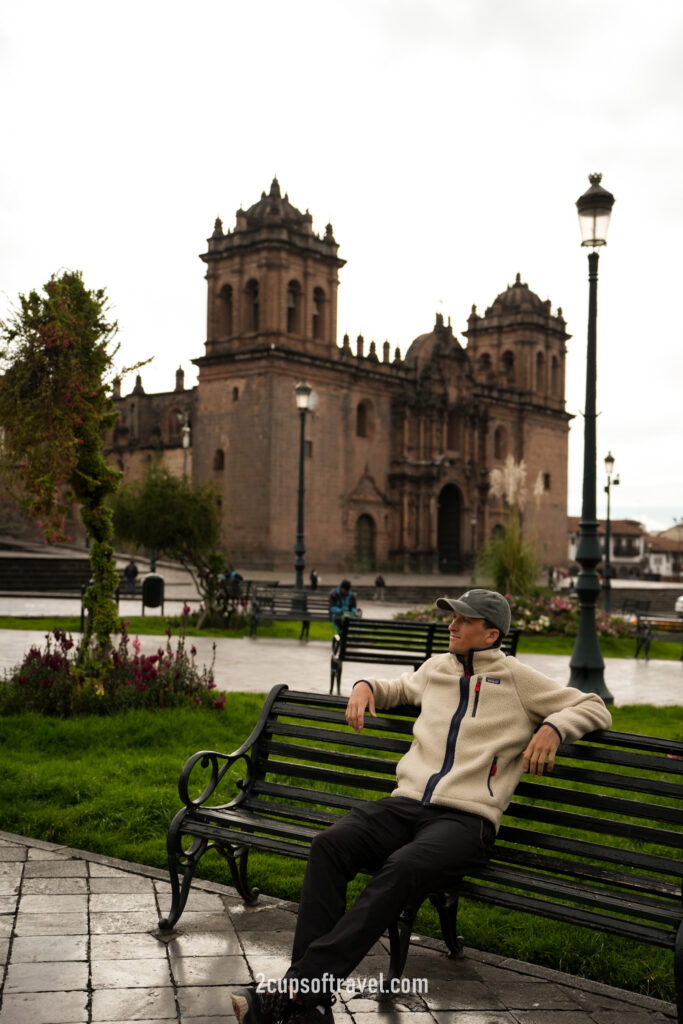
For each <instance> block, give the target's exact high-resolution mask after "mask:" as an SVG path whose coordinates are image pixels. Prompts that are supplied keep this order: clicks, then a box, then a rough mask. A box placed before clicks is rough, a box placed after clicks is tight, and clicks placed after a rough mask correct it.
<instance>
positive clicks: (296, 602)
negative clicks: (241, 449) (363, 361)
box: [292, 381, 313, 612]
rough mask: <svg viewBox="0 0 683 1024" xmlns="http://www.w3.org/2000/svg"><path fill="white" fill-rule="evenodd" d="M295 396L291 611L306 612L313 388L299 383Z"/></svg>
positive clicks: (295, 389)
mask: <svg viewBox="0 0 683 1024" xmlns="http://www.w3.org/2000/svg"><path fill="white" fill-rule="evenodd" d="M294 392H295V394H296V407H297V409H298V410H299V424H300V430H299V492H298V501H297V516H296V543H295V545H294V554H295V555H296V558H295V560H294V571H295V573H296V579H295V583H294V596H293V597H292V610H294V611H303V612H305V611H306V591H305V590H304V566H305V564H306V563H305V562H304V555H305V553H306V547H305V545H304V448H305V440H304V433H305V428H306V413H307V412H308V410H309V407H310V400H311V394H312V392H313V388H312V387H310V385H308V384H305V383H304V382H303V381H300V382H299V383H298V384H297V385H296V387H295V388H294Z"/></svg>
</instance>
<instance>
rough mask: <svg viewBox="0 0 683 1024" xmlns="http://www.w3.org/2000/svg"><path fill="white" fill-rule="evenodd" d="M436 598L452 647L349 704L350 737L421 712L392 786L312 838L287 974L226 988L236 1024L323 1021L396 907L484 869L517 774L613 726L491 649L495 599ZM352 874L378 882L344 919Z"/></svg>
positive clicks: (480, 593) (500, 604)
mask: <svg viewBox="0 0 683 1024" xmlns="http://www.w3.org/2000/svg"><path fill="white" fill-rule="evenodd" d="M436 603H437V606H438V607H440V608H445V609H450V610H451V611H452V612H453V621H452V622H451V624H450V627H449V629H450V642H449V651H448V653H446V654H438V655H436V656H435V657H433V658H430V659H429V660H428V661H426V662H425V663H424V664H423V665H421V666H420V668H419V669H418V670H417V671H416V672H406V673H405V674H404V675H402V676H400V678H398V679H390V680H387V679H360V680H358V682H357V683H356V684H355V685H354V688H353V690H352V693H351V696H350V697H349V701H348V705H347V710H346V720H347V722H348V724H349V725H350V726H351V727H352V728H353V729H355V730H356V732H360V731H361V730H362V728H363V723H364V718H365V713H366V711H367V712H368V714H370V715H371V716H372V715H375V708H390V707H394V706H396V705H399V704H414V705H418V706H419V707H420V709H421V710H420V714H419V716H418V717H417V719H416V720H415V725H414V728H413V741H412V744H411V747H410V749H409V751H408V752H407V753H406V754H405V755H404V756H403V757H402V758H401V760H400V761H399V764H398V767H397V771H396V777H397V785H396V789H395V790H394V792H393V793H392V795H391V796H390V797H385V798H384V799H380V800H376V801H370V802H368V803H367V804H365V805H364V806H363V807H362V808H356V809H354V810H352V811H351V812H350V813H349V814H347V815H345V816H344V817H343V818H341V819H340V820H339V821H338V822H335V823H334V824H333V825H331V826H330V827H329V828H328V829H326V830H325V831H324V832H321V833H320V834H319V835H317V836H316V837H315V838H314V840H313V842H312V845H311V850H310V856H309V859H308V864H307V866H306V875H305V878H304V883H303V889H302V892H301V902H300V905H299V914H298V918H297V925H296V931H295V935H294V945H293V950H292V963H291V966H290V968H289V970H288V971H287V973H286V975H285V977H284V979H280V980H279V981H278V982H277V984H276V985H272V986H271V988H273V989H274V991H270V992H268V991H264V992H260V991H256V989H255V988H250V987H247V988H243V989H239V990H236V991H235V992H234V993H233V995H232V1003H233V1008H234V1011H235V1016H236V1017H237V1020H238V1024H281V1022H285V1021H288V1022H291V1024H303V1022H304V1021H305V1022H306V1024H321V1019H323V1024H330V1022H331V1021H332V1011H331V1005H332V1002H333V1001H334V991H335V990H336V989H337V988H339V987H340V986H341V984H342V982H343V979H344V978H346V977H347V976H348V975H349V974H350V972H351V971H352V970H353V969H354V967H356V966H357V964H359V963H360V961H361V960H362V959H363V957H364V956H365V955H366V953H367V952H368V950H369V949H371V948H372V946H373V945H374V943H375V942H376V941H377V940H378V939H379V937H380V936H381V935H382V933H383V932H384V931H385V929H386V928H387V927H388V926H389V925H390V924H391V923H392V922H393V921H395V920H396V919H397V917H398V914H399V913H400V911H401V910H402V909H403V907H405V906H407V905H408V904H410V903H416V902H417V901H418V900H422V899H424V898H425V897H426V896H427V894H428V893H429V892H433V891H435V890H439V889H443V888H447V887H448V885H449V884H454V883H455V882H456V881H457V880H458V879H459V878H461V877H462V876H463V875H466V874H467V873H468V872H469V871H471V870H473V869H474V868H479V867H481V866H482V865H484V864H485V863H486V862H487V861H488V859H489V858H490V856H491V851H492V849H493V844H494V841H495V837H496V832H497V829H498V826H499V824H500V818H501V815H502V813H503V811H504V810H505V808H506V807H507V805H508V803H509V802H510V799H511V797H512V794H513V793H514V790H515V788H516V786H517V783H518V782H519V780H520V778H521V775H522V773H523V772H525V771H528V772H529V773H530V774H531V775H542V774H543V771H544V768H545V766H546V765H547V769H548V771H552V768H553V764H554V760H555V752H556V750H557V748H558V746H559V744H560V742H563V741H567V742H569V741H572V740H575V739H578V738H579V737H580V736H583V735H584V733H586V732H590V731H591V730H593V729H607V728H609V726H610V725H611V716H610V713H609V711H608V710H607V708H606V707H605V705H604V703H603V701H602V700H601V698H600V697H598V696H597V694H593V693H582V692H581V691H580V690H576V689H573V688H570V687H567V686H563V685H562V684H560V683H558V682H556V681H555V680H553V679H550V678H548V677H547V676H544V675H543V674H542V673H540V672H537V671H535V670H534V669H532V668H529V667H528V666H526V665H523V664H522V663H521V662H519V661H518V660H517V659H516V658H512V657H506V656H505V655H504V654H503V653H502V652H501V651H500V650H499V645H500V642H501V639H502V637H504V636H505V634H506V633H507V632H508V630H509V628H510V607H509V605H508V603H507V601H506V600H505V598H504V597H503V596H502V595H501V594H497V593H494V592H493V591H490V590H481V589H474V590H469V591H468V592H467V593H465V594H463V596H462V597H461V598H459V599H451V598H445V597H444V598H439V600H438V601H437V602H436ZM362 869H366V870H371V871H373V872H374V874H373V876H372V877H371V878H370V880H369V881H368V883H367V885H366V887H365V889H364V890H363V892H362V894H361V895H360V896H359V898H358V900H357V901H356V903H355V904H354V905H353V906H352V907H351V908H350V909H349V910H348V911H346V902H345V901H346V887H347V884H348V882H349V881H350V880H351V879H352V878H353V877H354V876H355V875H356V874H357V873H358V872H359V871H360V870H362Z"/></svg>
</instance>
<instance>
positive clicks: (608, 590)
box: [602, 452, 619, 615]
mask: <svg viewBox="0 0 683 1024" xmlns="http://www.w3.org/2000/svg"><path fill="white" fill-rule="evenodd" d="M605 472H606V473H607V486H606V487H605V494H606V495H607V521H606V523H605V572H604V574H603V575H604V577H605V578H604V580H603V583H602V589H603V591H604V604H603V607H604V609H605V613H606V614H607V615H609V613H610V612H611V611H612V600H611V598H612V562H611V557H612V549H611V518H610V499H611V497H612V488H613V487H616V486H617V484H618V483H619V477H618V476H615V477H614V479H612V473H613V472H614V456H613V455H612V453H611V452H607V455H606V456H605Z"/></svg>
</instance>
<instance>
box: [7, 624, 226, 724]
mask: <svg viewBox="0 0 683 1024" xmlns="http://www.w3.org/2000/svg"><path fill="white" fill-rule="evenodd" d="M166 635H167V638H166V644H165V645H164V646H163V647H159V649H158V650H157V652H156V653H155V654H142V652H141V649H140V641H139V639H138V638H137V637H135V639H133V640H131V638H130V637H129V635H128V633H127V631H126V623H125V622H122V623H121V637H120V640H119V643H118V645H117V646H116V647H115V648H114V649H113V650H112V651H111V653H110V654H109V656H107V657H105V658H97V656H95V655H93V654H92V652H90V651H84V650H83V649H82V646H81V643H80V642H79V643H75V642H74V640H73V639H72V637H71V636H70V634H68V633H65V632H64V631H63V630H59V629H56V630H54V632H53V633H48V634H46V637H45V640H46V643H45V646H44V648H40V647H35V646H34V647H32V648H31V650H30V651H29V652H28V654H27V655H26V657H25V658H24V660H23V662H22V663H21V664H20V665H18V666H16V667H15V668H13V669H11V670H9V672H5V674H4V676H3V678H2V679H0V714H3V715H11V714H20V713H22V712H24V711H34V712H39V713H42V714H46V715H57V716H59V717H60V718H69V717H71V716H72V715H82V714H95V715H110V714H114V713H115V712H118V711H126V710H129V709H131V708H146V709H150V708H166V707H182V706H198V707H209V708H215V709H216V710H222V709H223V707H224V705H225V695H224V694H222V693H216V692H215V691H216V683H215V681H214V678H213V661H212V663H211V665H210V666H208V667H207V666H203V667H202V668H199V667H198V666H197V664H196V662H195V657H196V654H197V651H196V648H195V647H194V646H192V647H190V650H189V652H188V651H187V648H186V642H185V635H184V632H183V630H182V628H181V631H180V635H179V636H178V639H177V642H176V645H175V649H174V648H173V645H172V643H171V630H170V629H167V631H166ZM215 649H216V647H215V644H214V656H215Z"/></svg>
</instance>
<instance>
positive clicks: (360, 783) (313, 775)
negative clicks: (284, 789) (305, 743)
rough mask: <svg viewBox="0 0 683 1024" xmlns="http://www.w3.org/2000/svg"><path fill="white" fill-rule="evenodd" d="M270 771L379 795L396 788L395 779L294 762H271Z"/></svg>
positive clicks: (286, 776)
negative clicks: (373, 791) (374, 792)
mask: <svg viewBox="0 0 683 1024" xmlns="http://www.w3.org/2000/svg"><path fill="white" fill-rule="evenodd" d="M268 771H269V772H271V773H275V774H278V775H284V776H285V778H294V779H316V780H319V781H322V782H326V783H328V785H337V786H350V787H351V788H352V789H369V790H376V791H377V792H378V793H380V792H381V793H390V792H391V791H392V789H395V788H396V782H395V780H394V779H381V778H378V777H377V776H373V775H368V776H365V777H363V778H359V777H358V775H356V774H354V773H353V772H338V771H331V770H330V769H329V768H321V767H317V768H316V767H311V766H310V765H306V764H301V763H296V762H294V761H272V760H271V761H269V762H268Z"/></svg>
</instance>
